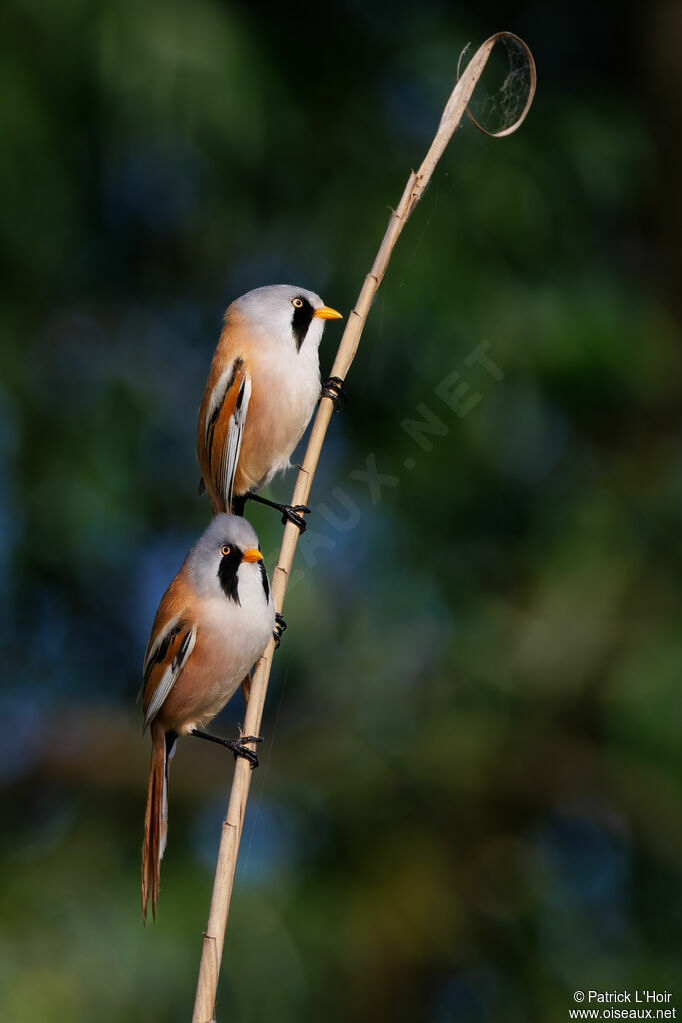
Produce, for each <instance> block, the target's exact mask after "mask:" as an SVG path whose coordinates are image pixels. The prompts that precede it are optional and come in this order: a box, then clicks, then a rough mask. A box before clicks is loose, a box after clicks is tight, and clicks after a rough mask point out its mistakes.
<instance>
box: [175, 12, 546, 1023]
mask: <svg viewBox="0 0 682 1023" xmlns="http://www.w3.org/2000/svg"><path fill="white" fill-rule="evenodd" d="M501 39H505V40H507V41H509V42H510V45H513V46H516V47H517V48H519V49H520V50H521V51H523V52H524V53H525V57H526V60H527V62H528V96H527V99H526V103H525V105H524V108H523V110H522V111H521V113H520V114H519V115H518V116H517V117H516V119H515V120H514V121H513V123H512V124H509V125H506V126H505V127H504V128H503V129H501V130H500V131H497V132H486V134H489V135H494V136H495V137H498V138H499V137H502V136H504V135H510V134H511V133H512V132H514V131H516V129H517V128H518V127H519V126H520V125H521V124H522V122H523V120H524V119H525V117H526V114H527V113H528V111H529V109H530V106H531V103H532V102H533V96H534V93H535V84H536V72H535V63H534V61H533V56H532V54H531V52H530V50H529V49H528V47H527V46H526V44H525V43H524V42H523V41H522V40H521V39H519V38H518V36H515V35H513V33H511V32H497V33H496V34H495V35H493V36H491V37H490V38H489V39H487V40H486V41H485V42H484V43H483V45H482V46H481V47H479V49H478V50H477V51H476V53H475V54H474V55H473V57H472V58H471V60H470V62H469V64H468V65H467V68H466V70H465V71H464V72H463V74H462V76H461V78H459V80H458V82H457V85H456V86H455V88H454V90H453V92H452V95H451V96H450V99H449V100H448V102H447V104H446V106H445V109H444V111H443V116H442V117H441V121H440V124H439V126H438V131H437V132H436V135H435V137H434V140H433V142H432V143H431V147H430V149H429V151H428V153H427V154H426V156H425V158H424V161H423V163H422V165H421V167H420V168H419V170H418V171H417V172H416V173H415V172H414V171H412V173H411V174H410V177H409V179H408V182H407V185H406V186H405V191H404V192H403V195H402V198H401V200H400V203H399V204H398V207H397V209H395V210H394V211H393V213H392V215H391V218H390V220H389V222H388V227H387V229H386V234H385V235H384V238H383V241H382V243H381V245H380V246H379V251H378V252H377V255H376V258H375V260H374V265H373V266H372V269H371V270H370V272H369V274H368V275H367V277H366V278H365V282H364V284H363V286H362V290H361V291H360V295H359V297H358V301H357V304H356V306H355V308H354V309H353V311H352V312H351V314H350V316H349V318H348V323H347V325H346V329H345V331H344V333H343V337H342V338H341V343H340V345H339V349H338V351H337V353H336V358H335V360H334V365H333V367H332V371H331V375H332V376H335V377H339V378H340V379H342V380H343V379H345V376H346V374H347V372H348V369H349V367H350V365H351V363H352V361H353V359H354V357H355V353H356V351H357V347H358V344H359V342H360V336H361V334H362V330H363V327H364V325H365V320H366V318H367V314H368V312H369V310H370V307H371V305H372V302H373V300H374V296H375V294H376V292H377V289H378V287H379V284H380V283H381V280H382V278H383V276H384V273H385V272H386V267H387V266H388V262H389V259H390V257H391V253H392V251H393V247H394V246H395V243H396V242H397V240H398V237H399V235H400V232H401V231H402V229H403V227H404V226H405V223H406V222H407V220H408V218H409V216H410V214H411V213H412V210H413V209H414V208H415V206H416V205H417V203H418V202H419V199H420V198H421V196H422V193H423V191H424V189H425V188H426V186H427V184H428V183H429V180H430V179H431V175H432V174H433V171H434V169H435V167H436V164H437V163H438V161H439V159H440V158H441V156H442V154H443V151H444V150H445V147H446V146H447V144H448V142H449V141H450V139H451V138H452V135H453V133H454V131H455V129H456V128H457V126H458V125H459V123H460V121H461V119H462V117H463V115H464V111H465V110H467V104H468V103H469V100H470V98H471V95H472V93H473V91H474V88H475V87H476V83H477V82H478V80H479V78H480V77H481V74H482V72H483V69H484V67H485V65H486V63H487V61H488V57H489V56H490V53H491V51H492V49H493V47H494V45H495V43H497V42H498V41H499V40H501ZM469 116H470V118H471V120H472V121H473V123H474V124H476V126H477V127H478V128H480V127H481V126H480V125H479V124H478V123H477V122H476V121H475V119H474V118H473V116H472V115H471V114H469ZM481 130H482V131H485V129H481ZM332 409H333V402H332V400H331V398H322V399H321V401H320V405H319V408H318V410H317V415H316V416H315V421H314V423H313V428H312V432H311V434H310V440H309V441H308V447H307V450H306V453H305V458H304V459H303V465H302V466H301V468H300V471H299V473H298V477H297V479H296V486H295V487H294V494H293V497H292V499H291V503H292V504H294V505H296V504H306V503H307V501H308V495H309V494H310V488H311V485H312V481H313V476H314V475H315V470H316V468H317V462H318V459H319V457H320V452H321V450H322V444H323V442H324V438H325V435H326V433H327V427H328V426H329V420H330V418H331V414H332ZM298 537H299V531H298V528H297V527H296V526H295V525H293V523H290V522H288V523H287V525H286V527H285V529H284V536H283V538H282V547H281V549H280V552H279V559H278V562H277V567H276V568H275V571H274V574H273V579H272V594H273V599H274V602H275V607H276V609H277V610H278V611H281V610H282V606H283V604H284V594H285V593H286V588H287V581H288V577H289V572H290V571H291V566H292V563H293V560H294V552H295V550H296V543H297V541H298ZM274 649H275V644H274V640H271V641H270V643H269V644H268V647H267V649H266V651H265V653H264V654H263V656H262V657H261V658H260V660H259V661H258V663H257V665H256V667H255V670H254V673H253V678H252V681H251V693H250V696H249V701H248V705H247V708H246V717H245V720H244V734H245V735H258V733H259V729H260V723H261V717H262V714H263V706H264V704H265V694H266V690H267V685H268V679H269V677H270V667H271V664H272V655H273V652H274ZM250 781H251V767H250V765H249V764H248V762H247V761H246V760H244V759H242V758H239V759H237V761H236V763H235V769H234V778H233V782H232V790H231V792H230V801H229V805H228V809H227V816H226V818H225V820H224V822H223V828H222V836H221V840H220V849H219V852H218V863H217V865H216V873H215V882H214V885H213V896H212V898H211V910H210V914H209V918H208V925H207V927H206V930H205V932H204V942H203V949H202V954H201V964H200V966H199V979H198V983H197V993H196V1000H195V1003H194V1015H193V1016H192V1021H193V1023H213V1020H214V1017H213V1012H214V1007H215V999H216V990H217V987H218V974H219V972H220V963H221V960H222V954H223V943H224V939H225V928H226V926H227V914H228V912H229V908H230V898H231V895H232V885H233V882H234V874H235V869H236V865H237V854H238V851H239V842H240V839H241V833H242V825H243V823H244V814H245V811H246V801H247V798H248V794H249V784H250Z"/></svg>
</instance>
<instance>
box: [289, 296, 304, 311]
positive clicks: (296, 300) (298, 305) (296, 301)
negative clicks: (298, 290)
mask: <svg viewBox="0 0 682 1023" xmlns="http://www.w3.org/2000/svg"><path fill="white" fill-rule="evenodd" d="M291 304H292V305H293V306H296V308H297V309H300V308H301V306H302V305H303V299H302V298H292V300H291Z"/></svg>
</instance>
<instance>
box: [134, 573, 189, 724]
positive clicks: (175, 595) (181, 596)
mask: <svg viewBox="0 0 682 1023" xmlns="http://www.w3.org/2000/svg"><path fill="white" fill-rule="evenodd" d="M190 607H191V592H190V590H189V587H188V586H187V584H186V583H185V582H184V580H183V579H182V574H181V573H179V574H178V575H177V576H176V577H175V579H174V580H173V582H172V583H171V584H170V586H169V587H168V589H167V590H166V592H165V593H164V595H163V597H162V599H161V603H160V604H159V609H158V611H157V612H156V618H155V619H154V625H153V626H152V633H151V636H150V637H149V643H148V645H147V651H146V654H145V659H144V668H143V674H144V681H143V687H144V688H143V700H142V709H143V711H144V729H146V728H147V727H148V725H149V724H151V722H152V721H153V720H154V718H155V717H156V715H157V714H158V713H159V710H160V709H161V707H162V706H163V704H164V701H165V700H166V697H167V696H168V694H169V693H170V691H171V689H172V687H173V685H174V683H175V682H176V680H177V678H178V676H179V674H180V672H181V671H182V669H183V667H184V666H185V664H186V663H187V660H188V659H189V657H190V655H191V653H192V650H193V649H194V644H195V642H196V637H197V626H196V623H195V622H194V621H193V616H192V615H191V613H190V611H189V608H190ZM144 729H143V730H144Z"/></svg>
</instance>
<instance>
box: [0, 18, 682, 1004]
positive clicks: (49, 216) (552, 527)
mask: <svg viewBox="0 0 682 1023" xmlns="http://www.w3.org/2000/svg"><path fill="white" fill-rule="evenodd" d="M0 18H1V29H2V31H1V32H0V58H1V59H0V139H1V140H2V142H1V150H2V156H1V158H0V196H1V202H0V238H1V245H2V251H1V256H0V259H1V265H0V269H1V279H2V285H3V287H2V299H1V305H0V324H1V328H2V330H1V338H2V341H1V353H0V358H1V368H2V383H1V384H0V418H1V423H2V434H1V437H2V441H1V444H0V462H1V465H2V473H1V479H2V483H1V485H0V526H1V529H0V564H1V569H2V571H1V572H0V586H1V587H2V595H3V608H4V610H3V614H2V616H0V629H1V630H2V638H3V654H2V667H3V676H4V687H3V692H2V696H1V698H0V712H1V716H0V722H1V723H2V740H1V742H0V783H1V784H2V792H3V828H2V838H1V840H0V842H1V844H0V874H1V877H2V883H1V884H0V1018H2V1020H3V1021H4V1023H15V1021H29V1020H30V1021H35V1020H40V1021H41V1023H52V1021H60V1023H61V1021H63V1020H66V1019H68V1020H70V1021H73V1023H81V1021H83V1023H89V1021H92V1020H98V1021H100V1023H110V1021H111V1023H113V1021H124V1020H125V1021H126V1023H130V1021H136V1020H140V1021H142V1020H144V1021H151V1020H153V1021H175V1020H178V1021H180V1020H186V1019H188V1018H189V1015H190V1013H191V1006H192V1003H193V992H194V984H195V977H196V970H197V966H198V960H199V954H200V949H201V931H202V927H203V926H204V925H205V921H206V917H207V911H208V903H209V897H210V889H211V881H212V873H213V866H214V859H215V853H216V848H217V840H218V833H219V828H220V822H221V818H222V814H223V812H224V808H225V805H226V793H227V789H228V786H229V782H230V778H231V773H232V759H231V758H230V757H229V756H225V755H224V753H223V752H221V750H220V749H218V748H217V747H216V748H213V747H207V748H203V747H204V745H207V744H196V745H193V744H192V743H191V742H190V741H186V742H183V743H181V744H180V748H179V750H178V753H177V756H176V758H175V760H174V763H173V771H172V778H171V803H170V837H169V844H168V851H167V854H166V857H165V860H164V863H163V871H162V892H161V899H160V904H159V917H158V922H157V924H156V926H155V927H150V926H148V927H147V928H146V930H143V929H142V926H141V923H140V915H139V893H138V877H139V862H138V858H139V848H140V841H141V829H142V817H143V809H144V799H145V790H146V772H147V758H148V741H147V739H144V740H143V739H142V738H141V735H140V724H141V717H140V711H139V707H136V706H135V695H136V692H137V688H138V685H139V675H140V663H141V660H142V655H143V651H144V646H145V643H146V640H147V635H148V631H149V628H150V625H151V621H152V617H153V613H154V610H155V607H156V603H157V601H158V599H159V597H160V595H161V593H162V592H163V589H164V588H165V586H166V584H167V583H168V581H169V580H170V578H171V576H172V575H173V573H174V572H175V571H176V570H177V568H178V566H179V564H180V562H181V560H182V557H183V556H184V553H185V551H186V549H187V547H188V546H189V545H190V543H191V542H192V541H193V539H194V538H195V537H196V536H197V534H198V533H199V532H200V531H201V529H202V528H203V527H204V525H205V524H206V522H207V519H208V514H209V511H208V505H207V502H206V501H205V499H204V500H200V499H199V498H198V496H197V494H196V485H197V481H198V471H197V467H196V464H195V456H194V429H195V416H196V410H197V407H198V403H199V400H200V396H201V391H202V388H203V384H204V380H205V375H206V373H207V369H208V365H209V361H210V357H211V353H212V350H213V347H214V344H215V342H216V339H217V336H218V332H219V327H220V318H221V315H222V312H223V309H224V307H225V306H226V305H227V304H228V302H229V301H231V300H232V299H233V298H234V297H236V296H237V295H239V294H241V293H242V292H244V291H246V290H248V289H249V288H251V287H256V286H258V285H262V284H265V283H275V282H287V283H296V284H301V285H303V286H306V287H309V288H312V289H314V290H315V291H318V292H319V293H320V294H321V295H322V296H323V298H324V300H325V301H326V302H327V303H329V304H331V305H333V306H335V307H337V308H339V309H340V310H342V311H343V312H344V313H345V314H347V313H348V311H349V310H350V309H351V308H352V305H353V303H354V301H355V298H356V296H357V293H358V291H359V288H360V285H361V283H362V279H363V277H364V274H365V273H366V272H367V270H368V269H369V266H370V264H371V261H372V259H373V257H374V253H375V251H376V247H377V245H378V242H379V240H380V238H381V236H382V234H383V230H384V227H385V224H386V222H387V218H388V207H389V206H391V205H395V204H396V203H397V201H398V199H399V197H400V194H401V192H402V189H403V186H404V182H405V180H406V177H407V174H408V172H409V170H410V168H411V167H413V166H416V165H417V164H418V163H419V162H420V160H421V158H422V156H423V154H424V152H425V150H426V148H427V146H428V144H429V142H430V139H431V137H432V134H433V131H434V129H435V126H436V124H437V122H438V118H439V116H440V111H441V109H442V106H443V104H444V102H445V100H446V98H447V96H448V94H449V92H450V90H451V88H452V86H453V83H454V80H455V73H456V66H457V59H458V55H459V52H460V50H461V49H462V47H463V46H464V45H465V44H466V43H467V42H468V41H469V40H472V41H473V43H474V44H475V45H478V43H480V42H481V41H482V40H483V39H484V38H486V37H487V36H488V35H490V34H491V33H492V32H494V31H497V30H499V29H501V28H509V29H512V30H514V31H516V32H518V33H519V34H520V35H522V36H523V37H524V38H525V39H526V40H527V42H528V43H529V45H530V46H531V47H532V49H533V51H534V53H535V57H536V60H537V65H538V74H539V86H538V95H537V99H536V102H535V105H534V107H533V110H532V111H531V114H530V116H529V118H528V121H527V123H526V124H525V125H524V126H523V128H522V129H521V131H520V132H519V133H518V134H517V135H515V136H513V137H512V138H510V139H506V140H504V141H498V142H496V141H491V140H490V139H487V138H485V137H483V136H481V135H479V134H478V133H477V132H476V131H475V130H474V129H473V128H472V127H471V126H470V125H469V124H468V123H465V124H464V125H463V127H462V129H461V130H460V131H459V132H458V133H457V134H456V136H455V138H454V140H453V142H452V144H451V146H450V147H449V149H448V151H447V152H446V154H445V157H444V159H443V160H442V163H441V164H440V166H439V168H438V170H437V172H436V175H435V177H434V180H433V183H432V185H431V187H430V188H429V190H428V192H427V193H426V195H425V197H424V199H423V201H422V203H421V204H420V205H419V207H418V208H417V210H416V212H415V214H414V216H413V219H412V220H411V222H410V224H409V225H408V227H407V229H406V230H405V233H404V235H403V237H402V238H401V240H400V242H399V245H398V248H397V250H396V252H395V255H394V258H393V260H392V263H391V266H390V268H389V271H388V274H387V276H386V279H385V281H384V283H383V285H382V287H381V290H380V293H379V296H378V298H377V300H376V302H375V305H374V308H373V310H372V313H371V316H370V318H369V321H368V324H367V329H366V331H365V334H364V337H363V340H362V344H361V347H360V350H359V352H358V356H357V360H356V362H355V364H354V365H353V367H352V370H351V373H350V376H349V380H348V392H349V396H350V401H349V405H348V408H347V411H346V413H345V414H344V415H339V416H336V417H334V419H333V421H332V424H331V429H330V433H329V438H328V443H327V445H326V447H325V450H324V453H323V458H322V463H321V467H320V472H319V474H318V476H317V478H316V480H315V484H314V488H313V494H312V503H313V505H314V506H315V512H314V515H313V518H312V520H311V527H310V530H309V533H308V535H307V537H306V538H305V541H304V543H303V544H302V545H301V546H300V547H299V552H298V554H297V567H298V568H299V569H302V570H303V572H302V575H300V576H298V577H297V580H296V585H295V586H294V587H293V589H292V590H291V594H290V599H289V600H288V603H287V612H286V613H287V618H288V621H289V631H288V632H287V634H286V637H285V641H284V643H283V644H282V647H281V649H280V651H279V653H278V655H277V659H276V668H275V672H274V674H273V679H272V684H271V689H270V693H269V697H268V706H267V710H266V719H265V722H264V725H263V733H264V735H265V736H266V737H267V743H266V745H265V746H264V748H263V756H262V762H263V765H262V767H261V769H260V771H259V772H258V773H257V775H255V776H254V779H253V786H252V792H251V801H250V805H249V814H248V817H247V821H246V825H245V832H244V842H243V848H242V857H241V859H240V865H239V870H238V878H237V886H236V891H235V897H234V903H233V914H232V918H231V927H230V933H229V937H228V941H227V945H226V954H225V963H224V970H223V975H222V982H221V987H220V995H219V1002H218V1018H219V1019H221V1020H233V1021H239V1023H251V1021H262V1020H271V1021H277V1023H279V1021H282V1023H288V1021H294V1020H300V1019H309V1020H321V1019H325V1020H330V1021H335V1023H336V1021H343V1023H345V1021H349V1020H354V1021H355V1020H357V1021H365V1020H366V1021H370V1020H372V1021H376V1020H384V1019H385V1020H389V1019H390V1020H392V1021H396V1023H397V1021H402V1020H409V1021H421V1020H425V1021H428V1023H488V1021H490V1023H493V1021H494V1023H497V1021H499V1020H504V1021H505V1023H526V1021H537V1023H547V1021H555V1020H556V1021H560V1020H564V1019H567V1018H568V1010H569V1009H570V1008H571V1007H572V1006H573V1004H574V1003H573V991H574V990H575V989H576V988H583V989H589V988H595V989H602V990H615V989H629V990H634V989H635V988H643V987H646V988H658V989H667V990H670V991H672V992H673V995H674V997H676V998H678V999H679V1001H678V1002H677V1004H678V1006H679V1008H682V983H681V981H682V976H681V973H682V970H681V968H680V953H681V952H682V949H681V947H680V946H681V944H682V943H681V942H680V934H681V929H682V893H681V881H682V878H681V876H680V866H681V863H682V789H681V787H680V768H681V766H682V763H681V757H680V739H681V732H682V718H681V711H682V707H681V704H682V699H681V697H680V673H681V670H682V637H681V635H680V620H681V617H682V597H681V595H680V547H679V533H680V506H681V503H682V439H681V437H680V429H679V425H680V424H679V406H680V391H681V385H680V373H681V371H682V358H681V353H680V331H679V319H678V317H679V313H680V302H679V293H680V292H679V285H680V279H679V278H680V256H679V248H678V244H679V231H680V227H681V226H682V225H681V224H680V212H679V207H678V206H677V205H676V203H677V202H679V194H678V190H679V172H680V164H681V160H680V148H679V147H680V143H679V133H678V132H677V130H676V125H677V117H678V111H679V98H680V92H681V91H682V78H681V76H680V72H679V60H678V56H677V55H678V53H679V49H680V43H681V42H682V23H681V22H680V18H679V12H678V11H677V8H676V7H675V6H674V5H668V4H666V3H653V4H650V5H643V4H641V5H632V6H627V5H626V6H624V7H620V8H619V9H618V12H617V14H614V16H613V17H612V16H611V15H610V14H609V13H608V11H607V10H606V9H604V8H602V9H600V8H598V7H595V6H594V5H592V4H587V3H582V2H579V3H577V4H576V3H574V4H570V5H569V4H563V5H559V6H558V7H550V6H549V5H545V4H540V3H528V4H525V5H520V6H518V7H517V8H516V10H515V12H510V10H509V8H508V7H503V5H501V4H498V3H490V4H484V5H481V4H479V5H465V4H462V3H458V4H450V3H445V2H439V0H423V2H421V3H419V4H415V5H413V6H412V7H411V8H408V7H407V6H406V5H397V4H388V3H374V4H370V5H368V4H361V3H358V2H351V0H348V2H346V3H342V2H335V3H329V4H324V5H322V4H320V5H317V6H316V7H315V8H300V9H298V8H295V7H289V6H288V5H274V4H273V5H264V4H261V5H247V4H245V3H232V4H227V3H218V2H212V0H196V2H193V3H189V2H184V3H182V2H174V0H170V2H169V0H164V2H161V0H145V2H143V3H137V4H134V3H130V2H128V3H126V2H124V0H108V2H104V3H96V2H94V0H64V2H60V3H58V4H57V3H52V4H46V3H39V2H37V0H8V2H7V3H5V4H4V6H3V11H2V14H1V15H0ZM340 334H341V328H340V326H339V324H335V323H331V324H329V325H328V326H327V328H326V332H325V339H324V342H323V345H322V349H321V357H322V365H323V369H324V370H327V371H328V370H329V367H330V364H331V358H332V353H333V352H334V351H335V348H336V345H337V343H338V340H339V338H340ZM484 342H487V344H488V345H489V347H487V348H486V349H485V351H486V353H487V355H488V357H489V358H491V359H492V360H493V362H494V365H495V366H496V367H498V371H497V372H496V373H495V374H493V373H491V372H490V371H489V368H490V367H489V366H488V368H486V366H485V365H481V364H480V362H476V361H472V359H471V353H472V352H474V351H475V350H478V351H481V350H482V349H480V348H479V347H478V346H480V345H482V344H483V343H484ZM467 359H468V364H467ZM455 372H457V373H460V375H461V380H460V381H458V382H461V383H463V384H465V385H466V386H467V387H468V388H469V390H468V391H466V392H463V393H465V394H466V396H468V397H472V396H473V395H475V394H478V395H479V400H478V401H477V403H476V404H475V406H474V407H472V409H471V411H469V413H468V414H467V415H464V416H459V415H457V414H456V412H455V411H453V410H452V409H451V408H449V407H448V405H447V404H446V403H445V402H443V400H442V398H441V397H439V396H438V394H437V392H436V388H437V387H438V386H439V384H441V383H442V382H443V381H444V380H445V379H446V378H447V377H448V376H449V375H451V374H454V373H455ZM500 373H501V374H503V375H502V376H501V378H499V377H500ZM453 379H454V377H452V376H451V377H450V381H451V382H452V380H453ZM418 406H420V407H421V412H417V407H418ZM424 407H426V409H427V410H428V411H427V413H426V414H430V415H431V417H434V416H435V417H437V422H439V423H440V426H439V427H438V435H431V436H430V438H429V439H430V441H431V442H432V447H431V449H430V450H429V451H425V450H423V449H422V448H421V447H420V446H419V445H418V444H417V443H416V442H415V440H414V439H413V437H411V436H410V435H409V433H408V432H406V430H405V429H404V428H402V427H401V423H402V422H403V420H405V419H419V418H420V417H421V416H422V415H423V414H425V413H424ZM368 459H369V461H370V465H374V464H375V465H376V469H377V471H378V472H379V473H381V474H382V475H383V476H390V477H393V480H392V481H391V483H390V485H389V483H388V482H387V481H384V484H383V485H382V486H381V487H380V490H379V492H378V493H377V492H376V491H375V492H374V494H372V493H371V492H370V488H369V487H368V486H367V483H366V482H365V481H363V479H362V478H360V479H358V478H357V477H355V478H353V477H352V475H351V474H352V473H353V472H356V471H358V470H359V471H361V472H363V471H364V472H366V471H367V464H368ZM410 460H412V462H410ZM405 462H408V465H411V466H412V467H411V468H406V466H405ZM412 463H413V464H412ZM292 484H293V477H292V476H291V475H290V476H289V477H288V478H287V479H285V480H279V481H278V482H277V483H276V484H275V485H274V486H273V487H272V489H271V493H272V494H273V495H276V496H278V497H280V499H285V498H286V497H288V495H289V493H290V490H291V486H292ZM334 488H340V489H339V490H336V491H335V490H334ZM373 499H374V501H375V502H376V503H373ZM321 505H322V507H321ZM251 517H252V521H253V522H254V524H255V525H256V528H257V529H258V530H259V532H260V536H261V541H262V544H263V548H264V550H266V551H268V552H271V555H270V557H269V564H270V567H272V564H273V558H272V553H274V552H275V551H276V549H277V545H278V537H279V535H280V527H279V524H278V521H277V517H276V516H274V515H270V514H269V513H268V512H267V510H266V509H262V508H255V509H253V511H252V515H251ZM334 517H336V521H335V519H334ZM242 716H243V705H242V704H241V698H240V697H239V698H236V699H235V701H234V705H233V706H230V707H228V709H227V710H226V712H225V713H224V715H223V716H222V718H221V719H220V721H219V722H218V723H217V725H216V727H217V728H218V729H222V730H223V732H224V734H234V732H235V729H236V727H237V722H238V720H240V719H241V717H242ZM672 1004H673V1005H674V1004H675V1001H674V1000H673V1002H672Z"/></svg>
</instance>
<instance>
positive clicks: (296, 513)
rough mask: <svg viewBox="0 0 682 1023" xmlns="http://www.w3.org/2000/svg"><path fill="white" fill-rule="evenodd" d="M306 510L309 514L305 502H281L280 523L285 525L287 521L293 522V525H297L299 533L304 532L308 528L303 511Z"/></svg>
mask: <svg viewBox="0 0 682 1023" xmlns="http://www.w3.org/2000/svg"><path fill="white" fill-rule="evenodd" d="M305 512H307V513H308V515H309V514H310V508H309V507H308V505H307V504H283V505H282V525H283V526H286V524H287V522H293V524H294V525H295V526H298V528H299V530H300V532H301V533H305V531H306V529H307V528H308V526H307V523H306V521H305V519H304V518H303V513H305Z"/></svg>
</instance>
